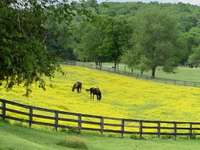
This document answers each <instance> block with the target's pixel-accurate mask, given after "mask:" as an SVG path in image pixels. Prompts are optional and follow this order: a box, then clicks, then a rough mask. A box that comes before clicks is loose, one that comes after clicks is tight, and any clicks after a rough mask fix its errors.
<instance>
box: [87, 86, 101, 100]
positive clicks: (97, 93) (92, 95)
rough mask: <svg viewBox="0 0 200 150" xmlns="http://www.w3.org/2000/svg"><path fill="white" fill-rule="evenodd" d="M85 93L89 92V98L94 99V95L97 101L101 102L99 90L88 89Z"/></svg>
mask: <svg viewBox="0 0 200 150" xmlns="http://www.w3.org/2000/svg"><path fill="white" fill-rule="evenodd" d="M86 91H89V92H90V97H91V98H93V99H94V95H96V96H97V100H99V101H100V100H101V91H100V89H99V88H94V87H92V88H89V89H86Z"/></svg>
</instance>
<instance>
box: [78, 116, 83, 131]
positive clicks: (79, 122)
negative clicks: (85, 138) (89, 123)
mask: <svg viewBox="0 0 200 150" xmlns="http://www.w3.org/2000/svg"><path fill="white" fill-rule="evenodd" d="M81 123H82V121H81V114H78V130H79V133H80V132H81V127H82V126H81Z"/></svg>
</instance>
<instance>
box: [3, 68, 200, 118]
mask: <svg viewBox="0 0 200 150" xmlns="http://www.w3.org/2000/svg"><path fill="white" fill-rule="evenodd" d="M63 70H64V71H65V72H66V75H65V76H63V75H61V74H60V73H57V74H56V77H55V78H54V79H52V80H51V81H49V80H47V89H46V91H43V90H41V89H39V88H37V85H33V87H32V89H33V93H32V94H31V96H30V97H28V98H27V97H24V96H22V95H23V94H24V89H23V88H22V87H15V88H14V89H13V90H12V91H9V92H7V91H6V90H5V89H4V88H3V87H1V98H5V99H8V100H13V101H17V102H20V103H24V104H29V105H34V106H39V107H45V108H49V109H57V110H64V111H69V112H80V113H87V114H93V115H102V116H111V117H123V118H131V119H148V120H174V121H200V119H199V118H200V108H199V106H200V88H193V87H184V86H175V85H169V84H162V83H155V82H152V81H145V80H139V79H135V78H133V77H126V76H123V75H117V74H114V73H107V72H103V71H98V70H92V69H88V68H83V67H76V66H63ZM76 81H81V82H82V83H83V89H82V92H81V93H79V94H78V93H76V92H74V93H73V92H72V90H71V88H72V85H73V83H74V82H76ZM90 87H99V88H100V89H101V90H102V95H103V96H102V100H101V101H100V102H98V101H96V99H95V100H92V99H90V96H89V93H88V92H86V91H85V89H86V88H90ZM36 113H37V112H36ZM38 113H39V112H38ZM52 115H53V114H52Z"/></svg>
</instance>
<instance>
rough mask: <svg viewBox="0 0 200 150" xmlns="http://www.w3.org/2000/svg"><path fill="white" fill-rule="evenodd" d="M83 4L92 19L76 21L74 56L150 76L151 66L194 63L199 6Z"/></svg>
mask: <svg viewBox="0 0 200 150" xmlns="http://www.w3.org/2000/svg"><path fill="white" fill-rule="evenodd" d="M86 3H89V4H90V5H87V7H88V8H89V7H91V8H90V10H92V9H93V11H91V12H92V16H93V18H92V20H91V21H89V22H88V21H83V20H81V21H80V20H78V21H77V23H76V24H79V26H77V27H78V28H76V29H75V31H74V33H75V35H74V36H75V37H76V41H77V43H75V45H76V46H75V47H74V48H73V52H74V55H75V59H77V60H81V61H94V62H95V63H96V65H97V66H98V67H100V68H101V65H102V62H113V67H114V68H115V69H116V68H117V65H118V64H119V63H120V62H121V63H125V64H127V65H128V66H129V67H130V68H132V69H139V70H140V71H141V74H142V73H143V72H144V71H148V70H151V71H152V77H153V78H154V77H155V75H156V68H157V67H162V68H163V70H164V71H165V72H174V68H175V67H176V66H178V65H186V66H190V67H196V66H198V65H199V58H200V50H199V43H200V41H199V39H200V38H199V37H200V35H199V33H200V32H199V31H200V26H199V19H200V16H199V14H200V7H198V6H193V5H189V4H183V3H178V4H159V3H156V2H152V3H141V2H138V3H134V2H131V3H130V2H129V3H108V2H105V3H100V4H97V3H96V2H95V1H87V2H86ZM92 6H95V7H92ZM77 30H78V32H79V34H77ZM77 35H78V37H77ZM69 59H70V58H69Z"/></svg>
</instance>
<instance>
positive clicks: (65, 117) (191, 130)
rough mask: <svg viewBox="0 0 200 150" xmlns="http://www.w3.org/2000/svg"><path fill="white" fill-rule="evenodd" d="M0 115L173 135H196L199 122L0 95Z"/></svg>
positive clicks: (99, 129)
mask: <svg viewBox="0 0 200 150" xmlns="http://www.w3.org/2000/svg"><path fill="white" fill-rule="evenodd" d="M0 103H1V105H0V106H1V107H0V117H1V118H2V119H3V120H14V121H20V122H25V123H27V124H28V126H29V127H32V125H40V126H50V127H53V128H55V129H56V130H57V129H59V128H61V129H63V128H66V129H76V130H77V131H78V132H80V131H82V130H88V131H97V132H100V133H101V134H103V133H106V132H110V133H118V134H120V135H121V137H123V136H124V135H125V134H132V135H137V136H139V137H143V136H144V135H156V136H158V137H160V136H162V135H169V136H173V137H175V138H176V137H177V136H187V137H190V138H191V137H193V136H197V135H200V122H178V121H152V120H134V119H124V118H113V117H103V116H97V115H89V114H82V113H72V112H65V111H58V110H52V109H46V108H41V107H35V106H30V105H24V104H20V103H17V102H14V101H8V100H4V99H0Z"/></svg>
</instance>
